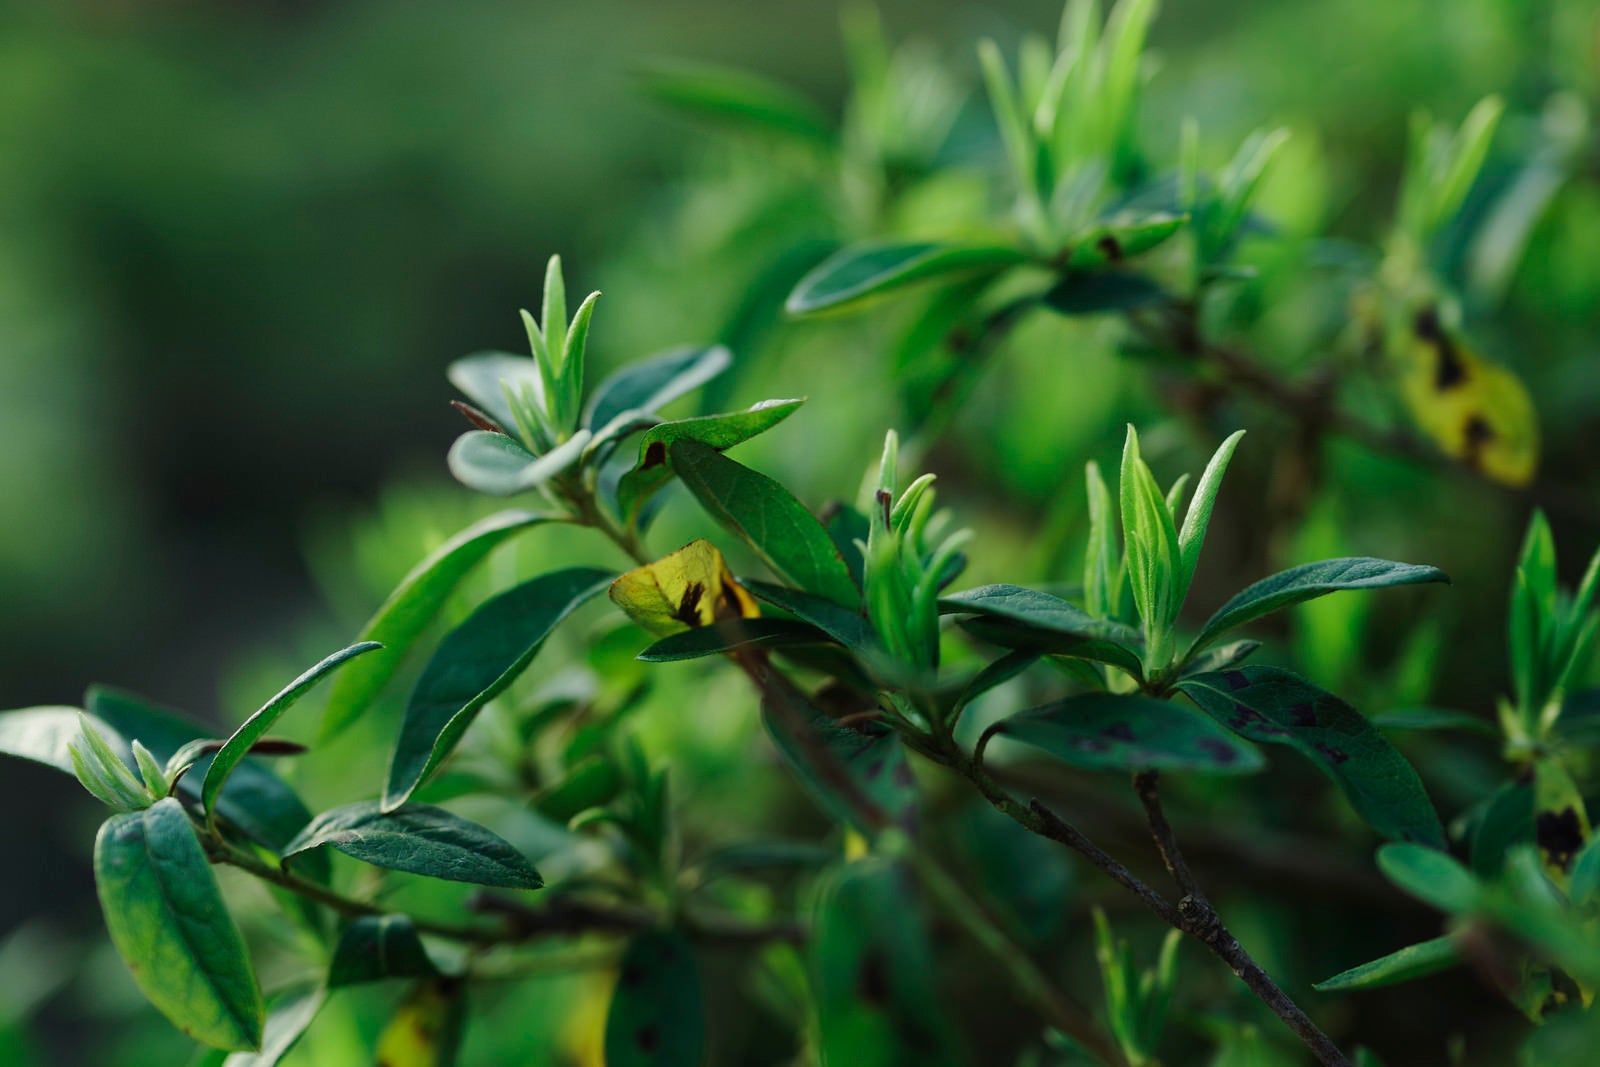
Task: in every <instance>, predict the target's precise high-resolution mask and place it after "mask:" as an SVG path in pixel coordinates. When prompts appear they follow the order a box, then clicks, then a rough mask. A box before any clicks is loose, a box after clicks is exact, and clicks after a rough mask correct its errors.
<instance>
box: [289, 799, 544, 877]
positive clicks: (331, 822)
mask: <svg viewBox="0 0 1600 1067" xmlns="http://www.w3.org/2000/svg"><path fill="white" fill-rule="evenodd" d="M323 845H330V846H332V847H333V848H335V849H337V850H338V851H340V852H343V853H344V854H345V855H346V856H353V857H354V858H356V859H358V860H361V861H362V862H364V863H370V864H372V865H373V866H375V867H385V868H388V869H389V870H391V871H406V872H408V873H410V874H421V875H426V876H427V877H429V878H443V879H445V880H447V881H451V882H469V883H471V884H472V885H491V886H502V887H505V888H508V889H538V888H539V887H540V886H541V885H543V884H544V882H543V881H542V880H541V879H540V877H539V872H538V871H535V870H534V869H533V865H532V864H530V863H529V862H528V861H527V859H526V858H524V856H523V855H522V853H520V852H518V851H517V850H516V849H515V848H513V847H512V846H511V844H510V843H509V842H507V841H506V840H505V839H504V838H502V837H500V836H499V835H498V834H496V833H494V832H493V831H491V830H489V829H487V828H485V827H482V826H479V825H478V824H477V823H475V822H469V821H468V820H466V819H463V818H461V817H460V816H459V815H452V814H451V813H450V812H448V811H445V810H444V809H443V808H436V807H434V806H433V805H431V804H407V805H406V806H405V807H403V808H400V809H398V810H394V811H389V812H384V811H383V810H382V808H380V807H379V805H378V802H377V801H375V800H365V801H362V802H360V803H357V804H346V805H345V806H344V807H341V808H334V809H333V810H332V811H325V812H323V813H322V814H321V815H318V816H317V817H316V818H315V819H313V820H311V825H309V826H307V827H306V828H305V830H304V831H302V832H301V834H300V836H298V837H296V838H295V839H294V840H293V841H291V842H289V846H288V847H287V848H285V849H284V850H283V861H284V863H285V864H288V862H289V861H290V860H291V859H293V858H294V857H295V856H298V855H299V854H300V853H302V852H306V851H309V850H310V849H313V848H320V847H321V846H323Z"/></svg>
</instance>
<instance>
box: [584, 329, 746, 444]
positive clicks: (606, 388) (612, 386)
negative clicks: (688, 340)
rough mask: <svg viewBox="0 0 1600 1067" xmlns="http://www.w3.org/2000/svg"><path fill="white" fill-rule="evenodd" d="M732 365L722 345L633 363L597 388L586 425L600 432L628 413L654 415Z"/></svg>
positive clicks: (695, 348) (689, 347) (662, 355)
mask: <svg viewBox="0 0 1600 1067" xmlns="http://www.w3.org/2000/svg"><path fill="white" fill-rule="evenodd" d="M732 363H733V356H732V355H731V354H730V353H729V352H728V350H727V349H726V348H723V347H722V346H721V345H714V346H712V347H710V348H697V347H693V346H686V347H684V348H675V349H673V350H671V351H670V352H663V353H662V354H660V355H658V356H652V357H650V358H649V359H643V360H640V361H639V362H637V363H630V364H628V365H627V366H626V367H623V368H622V369H621V370H619V371H617V372H616V373H615V374H613V375H611V377H609V378H607V379H606V380H605V381H603V382H601V383H600V385H599V386H598V387H597V388H596V389H595V392H594V399H592V400H591V401H590V402H589V410H588V413H587V414H586V415H585V416H584V420H583V424H584V425H585V426H587V427H588V428H589V429H590V430H592V431H594V432H596V433H598V432H599V431H600V430H603V429H604V428H605V427H606V426H607V425H609V424H610V423H611V422H612V420H614V419H615V418H616V417H617V416H618V415H621V414H622V413H623V412H626V411H645V412H655V411H656V410H658V409H660V408H662V407H665V406H666V405H667V404H669V403H671V402H672V401H674V400H676V399H678V397H680V396H683V395H684V394H685V393H688V392H691V391H692V390H695V389H698V388H699V387H700V386H702V385H704V384H705V383H706V382H708V381H710V380H711V379H712V378H715V377H716V376H717V375H719V374H721V373H722V372H723V371H725V370H727V369H728V367H729V366H730V365H731V364H732Z"/></svg>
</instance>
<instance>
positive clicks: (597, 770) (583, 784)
mask: <svg viewBox="0 0 1600 1067" xmlns="http://www.w3.org/2000/svg"><path fill="white" fill-rule="evenodd" d="M608 725H609V724H608ZM607 732H609V731H607ZM569 758H571V750H570V749H569ZM623 784H624V783H623V779H622V772H621V771H620V770H619V769H618V768H617V765H616V764H615V763H613V762H611V760H609V759H607V758H606V757H604V756H601V755H593V756H590V757H588V758H587V759H583V760H581V761H579V762H577V763H576V764H575V765H573V767H572V769H571V770H569V771H568V772H567V775H566V777H565V778H562V779H561V780H560V781H559V782H556V783H555V784H554V785H551V786H549V787H547V788H545V789H542V790H540V791H539V793H538V795H537V796H535V797H534V798H533V806H534V807H535V808H536V809H538V812H539V814H541V815H543V816H544V817H545V818H547V819H551V820H553V821H555V822H558V823H564V822H566V821H567V820H569V819H571V818H572V817H573V816H574V815H577V814H578V813H579V812H581V811H585V810H587V809H589V808H597V807H599V806H600V805H602V804H607V803H610V801H611V800H612V798H614V797H615V796H616V795H617V793H618V792H620V791H621V789H622V787H623Z"/></svg>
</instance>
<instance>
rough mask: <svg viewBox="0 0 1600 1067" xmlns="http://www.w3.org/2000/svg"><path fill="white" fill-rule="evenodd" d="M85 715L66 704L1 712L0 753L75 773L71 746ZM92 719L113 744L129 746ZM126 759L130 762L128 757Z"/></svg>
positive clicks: (107, 728)
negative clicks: (69, 747) (81, 716)
mask: <svg viewBox="0 0 1600 1067" xmlns="http://www.w3.org/2000/svg"><path fill="white" fill-rule="evenodd" d="M83 714H84V713H83V712H81V711H79V710H78V709H77V708H67V707H41V708H19V709H17V710H16V711H6V712H0V754H3V755H7V756H15V757H17V758H18V759H25V760H30V761H32V762H34V763H39V764H43V765H44V766H46V767H54V768H55V769H56V770H58V771H60V772H62V773H63V774H72V773H74V772H73V768H72V755H71V753H70V751H69V750H68V746H69V745H71V744H72V742H73V741H74V740H76V739H77V737H78V736H79V735H80V734H81V733H82V732H83V727H82V725H81V722H82V720H80V719H79V718H78V717H79V716H80V715H83ZM90 721H92V722H97V724H98V725H99V726H101V727H102V730H101V733H102V734H104V735H105V736H106V737H107V738H108V740H110V742H111V744H112V745H113V747H118V748H123V749H126V745H127V742H126V741H123V740H122V738H121V736H120V735H119V734H118V733H117V731H116V730H114V729H112V728H111V727H110V726H108V725H106V724H105V723H98V720H94V719H93V717H91V720H90ZM120 754H121V753H119V755H120ZM124 761H125V762H126V761H127V760H126V757H124Z"/></svg>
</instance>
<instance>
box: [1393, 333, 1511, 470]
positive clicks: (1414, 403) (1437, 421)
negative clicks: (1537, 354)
mask: <svg viewBox="0 0 1600 1067" xmlns="http://www.w3.org/2000/svg"><path fill="white" fill-rule="evenodd" d="M1409 342H1410V350H1409V352H1408V353H1407V355H1406V359H1405V366H1404V370H1403V373H1404V382H1403V387H1404V393H1405V400H1406V405H1407V406H1408V407H1409V408H1410V409H1411V416H1412V418H1414V419H1415V420H1416V423H1417V426H1418V427H1419V428H1420V429H1421V430H1422V431H1423V432H1424V433H1426V434H1427V435H1428V436H1429V437H1431V438H1432V439H1433V440H1434V442H1435V443H1437V444H1438V446H1439V448H1440V449H1441V450H1442V451H1443V452H1444V453H1445V454H1446V455H1449V456H1451V457H1453V458H1455V459H1458V460H1460V461H1461V462H1462V463H1465V464H1466V465H1467V466H1469V467H1471V468H1473V469H1474V470H1476V471H1478V472H1480V473H1481V474H1483V475H1484V476H1485V477H1487V478H1490V479H1493V480H1494V481H1497V482H1500V483H1502V484H1505V485H1513V486H1521V485H1527V484H1528V483H1529V482H1530V481H1532V480H1533V475H1534V471H1535V470H1536V469H1537V468H1538V465H1539V417H1538V414H1537V412H1535V411H1534V407H1533V400H1532V398H1530V397H1529V396H1528V390H1527V388H1526V387H1525V386H1524V385H1523V384H1522V381H1521V380H1520V379H1519V378H1518V377H1517V376H1516V375H1515V374H1513V373H1511V372H1510V371H1509V370H1507V369H1506V368H1504V367H1502V366H1499V365H1498V364H1495V363H1490V362H1489V361H1488V360H1486V359H1484V358H1483V357H1482V356H1480V355H1478V354H1477V353H1476V352H1473V351H1472V350H1471V349H1469V348H1468V347H1467V346H1466V344H1465V343H1464V342H1463V341H1462V340H1460V339H1459V338H1456V337H1452V336H1450V334H1449V333H1447V332H1446V330H1445V328H1444V327H1443V325H1441V323H1440V322H1439V316H1438V314H1437V313H1436V312H1435V311H1434V310H1433V309H1432V308H1428V309H1425V310H1423V311H1422V312H1420V313H1419V314H1418V315H1417V317H1416V321H1415V323H1414V324H1413V326H1412V329H1411V331H1410V333H1409Z"/></svg>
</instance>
